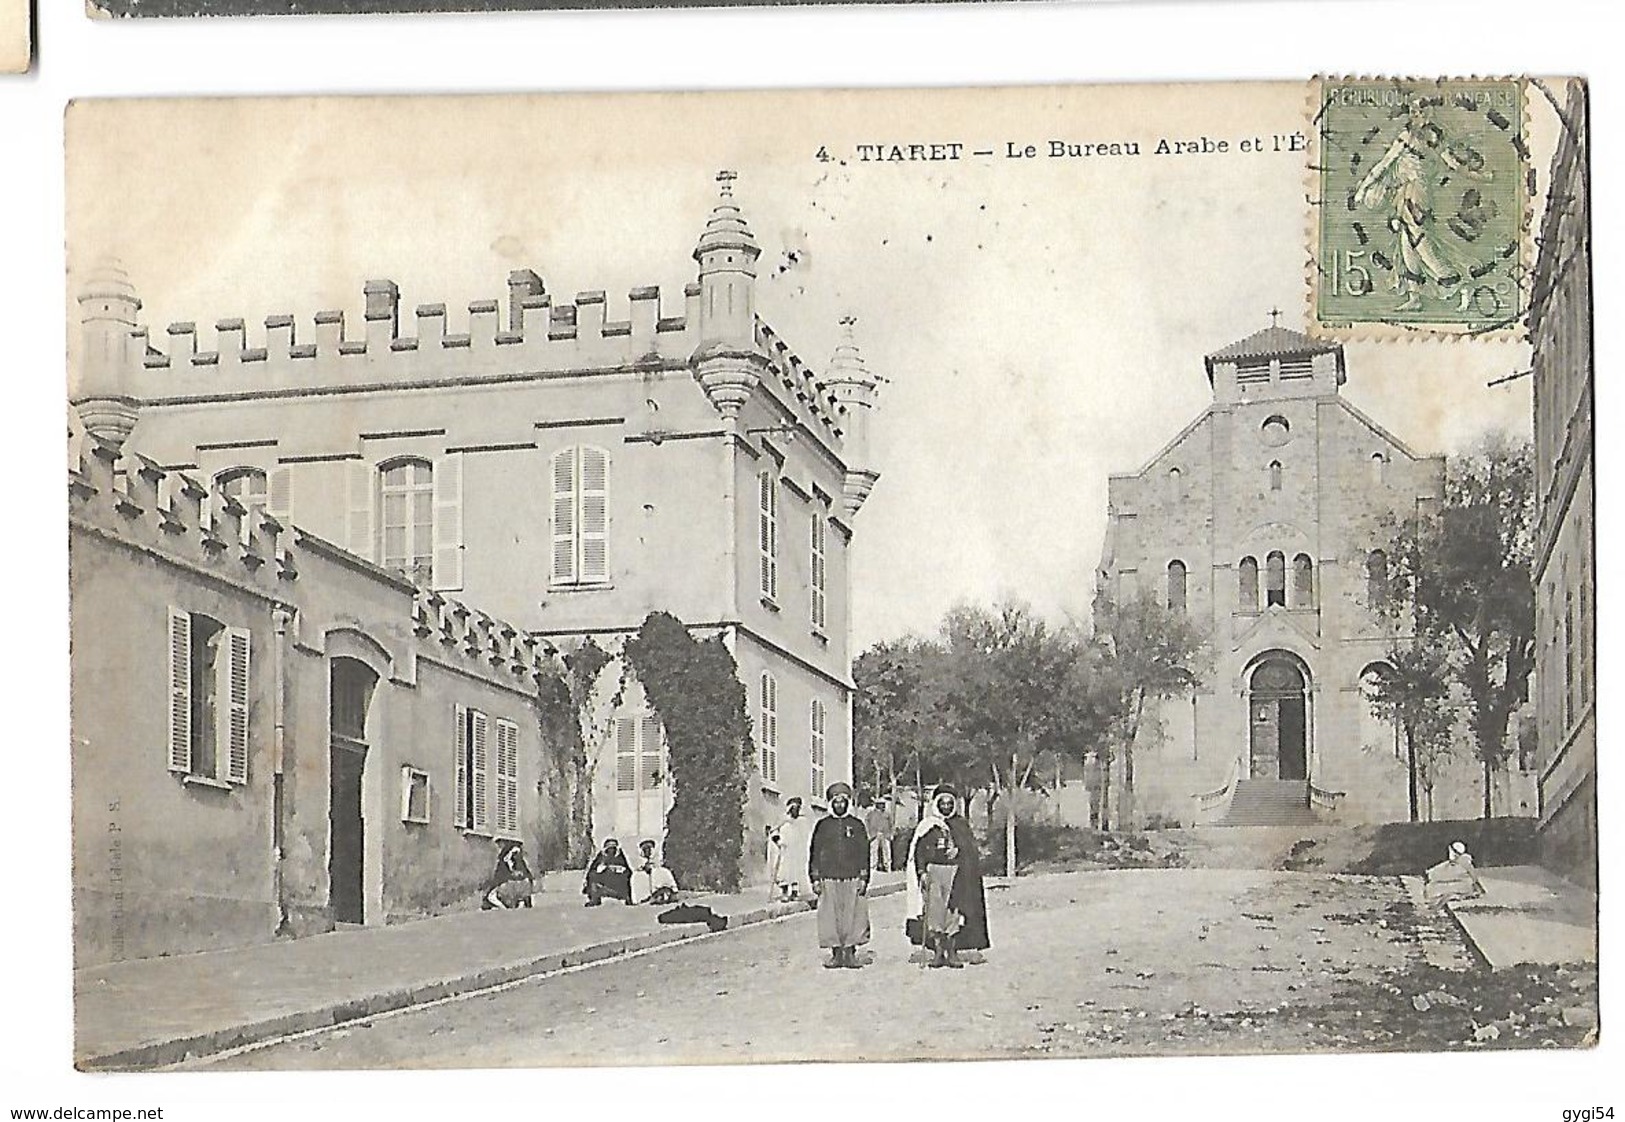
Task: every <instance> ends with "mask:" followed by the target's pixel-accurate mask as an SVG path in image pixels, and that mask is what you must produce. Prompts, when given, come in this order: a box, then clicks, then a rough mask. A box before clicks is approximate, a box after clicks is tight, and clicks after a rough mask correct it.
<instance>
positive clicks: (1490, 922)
mask: <svg viewBox="0 0 1625 1122" xmlns="http://www.w3.org/2000/svg"><path fill="white" fill-rule="evenodd" d="M1478 879H1479V883H1481V884H1482V885H1483V886H1484V895H1482V896H1478V897H1475V898H1473V899H1471V900H1455V901H1452V902H1451V903H1449V904H1448V905H1446V906H1447V907H1448V908H1449V909H1450V913H1451V915H1453V916H1454V917H1455V919H1456V922H1457V923H1458V924H1460V925H1461V929H1462V931H1463V932H1465V933H1466V935H1467V938H1468V940H1469V941H1470V942H1471V943H1472V944H1473V946H1475V947H1476V948H1477V949H1478V953H1479V954H1481V955H1482V956H1483V957H1484V960H1485V961H1486V962H1488V963H1489V964H1490V966H1492V967H1494V968H1495V969H1497V970H1500V969H1503V968H1505V967H1508V966H1517V965H1519V964H1521V963H1535V964H1544V965H1561V964H1567V963H1577V962H1596V961H1597V897H1596V895H1595V894H1594V893H1592V892H1589V891H1587V890H1586V889H1584V888H1581V887H1580V886H1579V885H1576V884H1573V883H1571V882H1570V881H1566V880H1564V879H1563V878H1562V877H1560V876H1558V875H1557V874H1556V873H1553V872H1551V871H1549V870H1547V869H1543V868H1541V867H1539V866H1538V865H1516V866H1511V867H1508V868H1494V869H1479V870H1478Z"/></svg>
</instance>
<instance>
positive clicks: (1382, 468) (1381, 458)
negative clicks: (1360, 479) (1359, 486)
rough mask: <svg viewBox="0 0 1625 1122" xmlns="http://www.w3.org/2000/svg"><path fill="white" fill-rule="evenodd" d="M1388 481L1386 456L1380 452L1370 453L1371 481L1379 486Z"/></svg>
mask: <svg viewBox="0 0 1625 1122" xmlns="http://www.w3.org/2000/svg"><path fill="white" fill-rule="evenodd" d="M1387 481H1388V457H1387V456H1385V455H1383V454H1382V453H1381V452H1373V453H1371V482H1372V484H1373V485H1374V486H1377V487H1381V486H1382V485H1383V484H1384V483H1386V482H1387Z"/></svg>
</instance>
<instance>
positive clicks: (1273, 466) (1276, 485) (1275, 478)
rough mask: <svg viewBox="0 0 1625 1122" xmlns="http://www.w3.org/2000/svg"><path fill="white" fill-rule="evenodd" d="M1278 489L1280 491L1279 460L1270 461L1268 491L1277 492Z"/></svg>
mask: <svg viewBox="0 0 1625 1122" xmlns="http://www.w3.org/2000/svg"><path fill="white" fill-rule="evenodd" d="M1280 489H1281V461H1280V460H1271V461H1270V490H1271V491H1279V490H1280Z"/></svg>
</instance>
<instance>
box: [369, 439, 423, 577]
mask: <svg viewBox="0 0 1625 1122" xmlns="http://www.w3.org/2000/svg"><path fill="white" fill-rule="evenodd" d="M378 476H379V487H378V497H379V518H378V529H379V535H378V536H379V548H378V560H379V563H380V564H381V565H383V567H384V568H386V569H394V570H395V571H396V572H398V573H401V574H403V575H404V576H405V577H407V579H409V580H411V581H413V582H414V583H416V584H421V585H423V586H424V587H428V586H429V585H430V584H432V583H433V580H434V466H433V465H432V464H430V463H429V461H428V460H417V459H408V460H388V461H386V462H384V463H382V464H379V465H378Z"/></svg>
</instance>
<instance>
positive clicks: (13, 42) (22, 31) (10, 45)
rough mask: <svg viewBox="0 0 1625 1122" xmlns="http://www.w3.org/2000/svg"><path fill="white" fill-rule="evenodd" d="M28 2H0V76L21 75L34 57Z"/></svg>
mask: <svg viewBox="0 0 1625 1122" xmlns="http://www.w3.org/2000/svg"><path fill="white" fill-rule="evenodd" d="M31 15H32V13H31V11H30V8H29V3H28V0H0V74H21V73H23V72H24V71H25V70H27V69H28V64H29V61H30V60H31V59H32V58H33V57H34V36H33V27H32V19H31Z"/></svg>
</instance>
